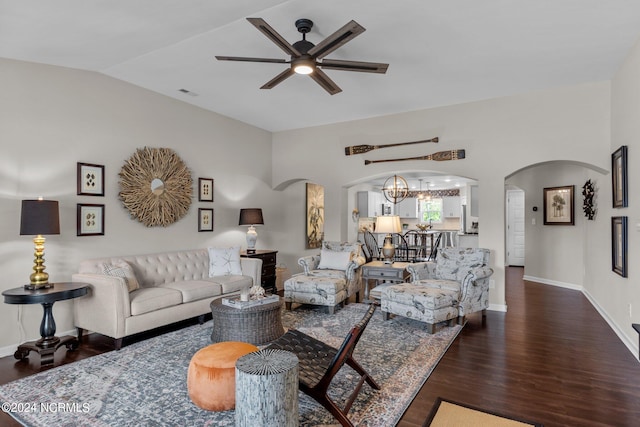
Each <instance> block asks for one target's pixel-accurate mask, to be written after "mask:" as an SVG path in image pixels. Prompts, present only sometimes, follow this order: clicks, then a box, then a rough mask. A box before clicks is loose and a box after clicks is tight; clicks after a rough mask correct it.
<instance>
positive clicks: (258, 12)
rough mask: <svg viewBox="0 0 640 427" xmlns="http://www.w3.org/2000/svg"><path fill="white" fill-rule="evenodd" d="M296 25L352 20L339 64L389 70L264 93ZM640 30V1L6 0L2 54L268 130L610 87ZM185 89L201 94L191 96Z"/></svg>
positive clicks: (323, 33) (316, 37)
mask: <svg viewBox="0 0 640 427" xmlns="http://www.w3.org/2000/svg"><path fill="white" fill-rule="evenodd" d="M247 17H259V18H263V19H264V20H265V21H266V22H267V23H268V24H270V25H271V27H273V28H274V29H275V30H276V31H277V32H279V33H280V34H281V35H282V36H283V37H284V38H285V39H286V40H287V41H289V42H290V43H294V42H295V41H297V40H300V39H301V37H300V34H299V33H298V32H297V30H296V28H295V25H294V23H295V21H296V19H298V18H309V19H311V20H312V21H313V22H314V27H313V29H312V30H311V32H310V33H309V34H308V35H307V40H309V41H311V42H313V43H318V42H320V41H321V40H322V39H324V38H325V37H327V36H328V35H330V34H332V33H333V32H334V31H336V30H337V29H339V28H340V27H342V26H343V25H344V24H346V23H347V22H349V21H350V20H352V19H353V20H355V21H357V22H358V23H359V24H361V25H362V26H363V27H364V28H366V31H365V32H364V33H363V34H361V35H359V36H358V37H356V38H355V39H353V40H352V41H350V42H348V43H347V44H345V45H344V46H342V47H340V48H339V49H337V50H335V51H334V52H332V53H331V54H330V55H328V56H327V58H331V59H341V60H345V59H348V60H357V61H371V62H384V63H389V64H390V65H389V69H388V71H387V73H386V74H371V73H357V72H346V71H336V70H325V72H326V73H327V75H329V76H330V78H331V79H332V80H333V81H334V82H335V83H336V84H337V85H338V86H340V87H341V88H342V90H343V92H341V93H339V94H337V95H333V96H332V95H329V94H328V93H327V92H325V91H324V90H323V89H322V88H321V87H320V86H319V85H317V84H316V83H315V82H314V81H313V80H311V79H310V78H309V77H308V76H300V75H296V76H293V77H291V78H289V79H287V80H286V81H284V82H283V83H281V84H280V85H278V86H276V87H275V88H274V89H270V90H261V89H259V88H260V86H262V85H263V84H264V83H266V82H267V81H269V80H271V79H272V78H273V77H275V76H276V75H277V74H278V73H280V72H281V71H283V70H284V69H286V67H287V65H286V64H271V63H260V64H254V63H248V62H223V61H217V60H215V58H214V56H215V55H232V56H248V57H268V58H282V59H287V60H288V59H289V58H288V56H287V55H286V54H284V52H283V51H282V50H280V49H279V48H278V47H277V46H276V45H275V44H274V43H272V42H271V41H270V40H269V39H267V38H266V37H265V36H264V35H263V34H261V33H260V32H259V31H257V30H256V28H255V27H254V26H253V25H251V24H249V23H248V22H247V20H246V19H245V18H247ZM639 35H640V2H638V1H637V0H608V1H602V0H519V1H513V0H484V1H477V0H453V1H451V0H449V1H447V0H401V1H393V2H392V1H388V0H340V1H339V0H323V1H313V2H312V1H304V0H290V1H284V0H260V1H257V0H215V1H213V0H180V1H179V0H135V1H130V0H126V1H125V0H92V1H87V0H56V1H44V0H42V1H39V0H24V1H14V0H0V57H3V58H9V59H17V60H24V61H32V62H38V63H45V64H53V65H58V66H64V67H71V68H78V69H84V70H91V71H96V72H99V73H103V74H105V75H108V76H111V77H113V78H116V79H121V80H123V81H126V82H129V83H131V84H134V85H137V86H141V87H143V88H146V89H149V90H151V91H154V92H158V93H161V94H164V95H167V96H170V97H173V98H176V99H179V100H181V101H184V102H188V103H191V104H194V105H197V106H199V107H202V108H205V109H208V110H211V111H215V112H217V113H220V114H223V115H225V116H228V117H232V118H235V119H237V120H240V121H243V122H246V123H249V124H252V125H255V126H258V127H260V128H263V129H266V130H269V131H281V130H287V129H295V128H303V127H309V126H315V125H322V124H329V123H336V122H342V121H349V120H354V119H360V118H368V117H375V116H382V115H388V114H393V113H398V112H405V111H412V110H418V109H423V108H430V107H437V106H444V105H451V104H456V103H463V102H469V101H474V100H480V99H487V98H494V97H500V96H507V95H512V94H517V93H524V92H529V91H534V90H539V89H546V88H553V87H559V86H566V85H575V84H580V83H586V82H594V81H604V80H609V79H611V78H612V76H613V75H614V73H615V72H616V70H617V69H618V67H619V66H620V64H621V62H622V60H623V58H624V57H625V55H626V54H627V53H628V51H629V49H630V48H631V47H632V46H633V45H634V43H635V42H636V41H637V39H638V36H639ZM181 89H183V90H186V91H189V93H185V92H184V91H181Z"/></svg>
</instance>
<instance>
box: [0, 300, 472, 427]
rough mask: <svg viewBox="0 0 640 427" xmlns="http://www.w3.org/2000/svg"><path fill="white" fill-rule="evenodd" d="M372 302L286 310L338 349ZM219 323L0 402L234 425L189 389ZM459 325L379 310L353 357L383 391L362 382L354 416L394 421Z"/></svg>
mask: <svg viewBox="0 0 640 427" xmlns="http://www.w3.org/2000/svg"><path fill="white" fill-rule="evenodd" d="M367 308H368V306H367V305H364V304H349V305H348V306H346V307H345V308H343V309H341V310H339V311H337V312H336V314H334V315H328V314H326V313H324V312H322V311H321V310H319V309H307V308H306V307H303V308H299V309H297V310H295V311H292V312H290V311H284V312H283V324H284V325H285V327H286V328H297V329H300V330H301V331H303V332H304V333H306V334H308V335H312V336H314V337H316V338H317V339H320V340H322V341H325V342H327V343H328V344H330V345H333V346H335V347H338V346H339V345H340V344H341V343H342V340H343V339H344V337H345V335H346V334H347V332H348V331H349V330H350V329H351V327H352V326H353V325H354V324H355V323H356V322H357V321H359V320H360V319H361V318H362V316H363V315H364V313H365V311H366V310H367ZM211 327H212V324H211V322H208V323H205V324H204V325H196V326H191V327H187V328H184V329H181V330H178V331H175V332H170V333H167V334H164V335H162V336H159V337H155V338H151V339H148V340H145V341H141V342H138V343H135V344H132V345H129V346H126V347H124V348H123V349H122V350H120V351H117V352H116V351H112V352H109V353H104V354H101V355H98V356H94V357H91V358H88V359H83V360H81V361H78V362H74V363H71V364H68V365H64V366H61V367H58V368H54V369H51V370H47V371H45V372H42V373H39V374H36V375H32V376H30V377H26V378H23V379H20V380H17V381H14V382H11V383H8V384H5V385H4V386H2V387H0V401H2V403H3V405H4V404H6V403H15V404H16V405H14V408H15V409H22V411H21V412H14V413H12V414H11V415H12V416H13V417H14V418H16V419H17V420H18V421H19V422H22V423H23V424H25V425H29V426H51V425H56V426H79V425H82V426H232V425H235V419H234V411H226V412H208V411H204V410H201V409H199V408H198V407H197V406H195V405H194V404H193V403H192V402H191V400H190V399H189V396H188V394H187V388H186V378H187V369H188V366H189V361H190V359H191V356H193V354H194V353H195V352H196V351H198V350H199V349H200V348H202V347H205V346H207V345H209V344H210V335H211ZM460 329H461V327H460V326H455V327H451V328H450V327H444V328H442V329H441V330H440V331H439V332H438V333H436V334H434V335H430V334H428V333H427V332H426V330H425V326H424V324H423V323H419V322H416V321H414V320H411V319H406V318H401V317H395V318H393V319H391V320H388V321H383V320H382V315H381V314H380V312H379V311H376V313H375V314H374V316H373V318H372V319H371V321H370V323H369V325H368V326H367V329H366V330H365V332H364V334H363V335H362V338H361V339H360V342H359V344H358V346H357V347H356V350H355V353H354V354H355V358H356V360H358V361H359V362H360V364H361V365H362V366H363V367H364V368H365V369H367V370H368V372H369V373H370V374H371V375H372V376H373V378H374V379H375V380H376V381H377V382H378V384H380V385H381V387H382V390H380V391H375V390H372V389H371V388H370V387H369V386H368V385H365V386H364V387H363V388H362V391H361V392H360V394H359V396H358V398H357V399H356V401H355V403H354V404H353V407H352V408H351V410H350V412H349V418H350V419H351V420H352V422H353V423H354V424H356V425H359V426H393V425H395V424H396V423H397V422H398V420H399V419H400V418H401V417H402V414H403V413H404V411H405V409H406V408H407V407H408V405H409V404H410V403H411V401H412V400H413V398H414V397H415V394H416V393H417V392H418V391H419V389H420V387H421V386H422V384H424V382H425V381H426V379H427V377H428V376H429V374H430V373H431V371H432V370H433V368H434V367H435V365H436V364H437V363H438V361H439V360H440V358H441V357H442V355H443V354H444V353H445V351H446V350H447V348H448V347H449V345H450V344H451V342H452V341H453V340H454V338H455V337H456V336H457V335H458V333H459V332H460ZM354 374H355V373H354V372H353V371H352V370H351V368H349V367H347V366H345V367H344V368H343V369H342V370H341V371H340V372H339V373H338V375H337V376H336V378H335V379H334V381H333V384H332V391H333V396H332V397H333V398H334V399H336V400H337V401H338V402H343V401H344V400H345V396H348V394H349V392H350V391H351V390H353V385H354V377H355V375H354ZM299 398H300V401H299V410H300V425H301V426H319V425H322V426H333V425H337V421H336V420H335V418H333V416H332V415H331V414H330V413H329V412H328V411H327V410H325V409H324V408H323V407H322V406H320V405H319V404H317V403H316V402H315V401H314V400H312V399H310V398H309V397H307V396H306V395H304V394H302V393H299ZM20 405H21V406H20ZM3 408H4V406H3Z"/></svg>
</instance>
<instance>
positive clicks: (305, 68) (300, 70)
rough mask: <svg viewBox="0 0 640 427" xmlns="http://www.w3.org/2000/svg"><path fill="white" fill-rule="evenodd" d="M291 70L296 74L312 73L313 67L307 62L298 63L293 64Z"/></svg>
mask: <svg viewBox="0 0 640 427" xmlns="http://www.w3.org/2000/svg"><path fill="white" fill-rule="evenodd" d="M293 71H295V72H296V73H297V74H304V75H307V74H311V73H313V67H311V66H309V65H307V64H300V65H296V66H294V67H293Z"/></svg>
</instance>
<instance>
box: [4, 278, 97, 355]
mask: <svg viewBox="0 0 640 427" xmlns="http://www.w3.org/2000/svg"><path fill="white" fill-rule="evenodd" d="M88 291H89V284H88V283H79V282H61V283H54V284H53V286H52V287H50V288H46V289H44V288H43V289H35V290H30V289H25V288H24V287H20V288H13V289H8V290H6V291H4V292H2V295H3V296H4V302H5V303H6V304H42V308H43V311H44V312H43V314H42V322H41V323H40V336H41V337H42V338H40V339H39V340H37V341H29V342H26V343H23V344H20V345H19V346H18V349H17V350H16V352H15V353H14V357H15V358H16V359H20V360H23V359H26V358H27V357H29V353H30V352H32V351H35V352H36V353H38V354H40V365H51V364H53V355H54V353H55V352H56V350H58V349H59V348H60V347H62V346H63V345H64V346H66V347H67V349H69V350H75V349H76V348H78V344H79V342H78V338H77V337H74V336H70V335H66V336H64V337H56V322H55V320H54V318H53V303H55V302H56V301H63V300H67V299H73V298H78V297H81V296H83V295H86V294H87V292H88Z"/></svg>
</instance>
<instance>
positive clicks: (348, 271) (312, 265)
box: [284, 241, 365, 313]
mask: <svg viewBox="0 0 640 427" xmlns="http://www.w3.org/2000/svg"><path fill="white" fill-rule="evenodd" d="M364 263H365V258H364V256H363V254H362V247H361V244H360V243H345V242H330V241H323V242H322V247H321V250H320V254H318V255H313V256H305V257H302V258H300V259H298V264H299V265H300V266H302V267H303V268H304V272H303V273H299V274H294V275H293V276H292V277H291V278H290V279H287V280H286V281H285V283H284V301H285V304H286V306H287V309H291V304H292V303H294V302H295V303H300V304H312V305H323V306H327V307H328V309H329V312H330V313H333V311H334V309H335V307H336V306H337V305H341V304H344V303H346V302H347V300H348V298H349V297H351V295H354V294H355V295H356V301H358V299H359V296H360V290H361V287H362V281H361V272H360V266H361V265H362V264H364Z"/></svg>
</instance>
